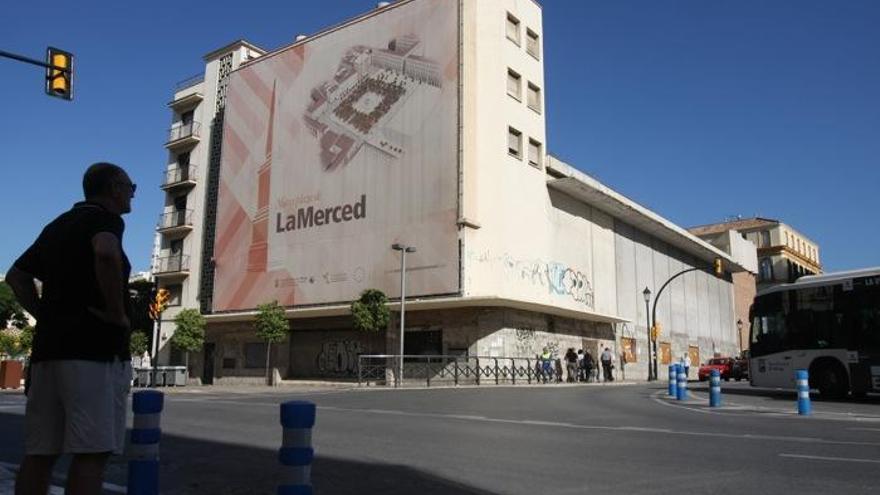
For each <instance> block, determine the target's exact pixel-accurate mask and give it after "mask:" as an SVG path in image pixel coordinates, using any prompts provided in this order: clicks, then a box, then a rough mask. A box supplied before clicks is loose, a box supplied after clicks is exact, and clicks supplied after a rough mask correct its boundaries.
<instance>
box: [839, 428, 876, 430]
mask: <svg viewBox="0 0 880 495" xmlns="http://www.w3.org/2000/svg"><path fill="white" fill-rule="evenodd" d="M847 430H852V431H880V428H847Z"/></svg>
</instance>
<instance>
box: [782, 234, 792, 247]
mask: <svg viewBox="0 0 880 495" xmlns="http://www.w3.org/2000/svg"><path fill="white" fill-rule="evenodd" d="M783 235H784V236H785V245H786V246H791V244H789V243H788V232H783Z"/></svg>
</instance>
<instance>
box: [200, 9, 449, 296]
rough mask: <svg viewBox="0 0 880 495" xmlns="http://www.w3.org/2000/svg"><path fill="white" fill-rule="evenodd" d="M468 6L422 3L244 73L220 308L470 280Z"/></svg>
mask: <svg viewBox="0 0 880 495" xmlns="http://www.w3.org/2000/svg"><path fill="white" fill-rule="evenodd" d="M458 72H459V70H458V2H457V1H455V0H419V1H414V2H408V3H403V4H401V5H399V6H395V7H392V8H389V9H386V10H385V11H382V12H380V13H378V14H376V15H372V16H368V17H366V18H364V19H362V20H359V21H357V22H354V23H351V24H349V25H346V26H343V27H341V28H339V29H336V30H333V31H330V32H328V33H325V34H322V35H319V36H316V37H314V39H311V40H308V41H307V42H305V43H301V44H299V45H297V46H294V47H291V48H288V49H285V50H282V51H279V52H277V53H273V54H270V55H267V56H264V57H263V58H261V59H257V60H256V61H253V62H251V63H250V64H248V65H245V66H244V67H242V68H241V69H239V70H237V71H235V72H233V73H232V75H231V76H230V80H229V86H228V93H227V103H226V111H225V121H224V130H223V152H222V153H223V154H222V161H221V172H220V185H219V187H220V189H219V195H218V207H217V208H218V210H217V233H216V240H215V248H214V260H215V289H214V310H215V311H228V310H241V309H250V308H254V307H256V306H257V305H258V304H262V303H265V302H269V301H272V300H278V301H279V302H280V303H281V304H283V305H285V306H293V305H306V304H321V303H332V302H342V301H349V300H352V299H356V298H357V297H358V296H359V294H360V293H361V291H363V290H364V289H368V288H377V289H380V290H382V291H383V292H385V293H386V294H388V295H389V297H398V296H399V295H400V294H399V292H400V289H399V281H400V253H399V252H397V251H393V250H392V249H391V245H392V244H393V243H395V242H401V243H404V244H407V245H412V246H415V247H416V249H417V252H415V253H412V254H410V255H408V256H407V265H408V266H407V286H408V287H407V295H408V296H413V295H430V294H448V293H454V292H457V291H458V267H459V261H458V240H457V239H458V234H457V227H456V213H457V191H458V190H457V177H458V175H457V174H458V134H457V133H458V125H457V123H458V77H459V76H458Z"/></svg>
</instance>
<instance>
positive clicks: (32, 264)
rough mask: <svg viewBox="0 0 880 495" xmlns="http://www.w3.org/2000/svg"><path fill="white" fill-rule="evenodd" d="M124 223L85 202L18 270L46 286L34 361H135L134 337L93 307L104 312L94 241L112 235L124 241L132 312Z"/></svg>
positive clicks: (45, 235) (52, 228)
mask: <svg viewBox="0 0 880 495" xmlns="http://www.w3.org/2000/svg"><path fill="white" fill-rule="evenodd" d="M124 229H125V224H124V223H123V222H122V217H120V216H119V215H116V214H115V213H111V212H109V211H107V210H106V209H104V208H103V207H102V206H100V205H97V204H94V203H89V202H81V203H76V204H75V205H73V208H71V209H70V211H67V212H66V213H63V214H61V215H60V216H59V217H58V218H56V219H55V220H53V221H52V223H50V224H49V225H47V226H46V228H44V229H43V232H41V233H40V236H39V237H38V238H37V240H36V241H35V242H34V244H33V245H32V246H31V247H29V248H28V250H27V251H25V252H24V254H22V255H21V257H19V258H18V260H16V261H15V267H16V268H18V269H19V270H22V271H24V272H27V273H29V274H31V275H33V276H34V277H36V278H37V279H39V280H40V281H41V282H42V284H43V286H42V294H41V297H40V307H39V314H36V315H34V316H35V317H36V318H37V327H36V332H35V334H34V344H33V353H32V355H31V360H32V361H48V360H53V359H83V360H88V361H112V360H113V359H114V358H119V359H120V360H129V359H131V354H130V352H129V349H128V345H129V337H130V335H129V331H128V330H127V329H123V328H121V327H118V326H115V325H111V324H108V323H106V322H104V321H102V320H100V319H99V318H98V317H96V316H95V315H94V314H93V313H92V312H90V311H89V310H88V308H89V307H95V308H98V309H105V307H106V305H105V303H104V298H103V296H102V295H101V291H100V289H99V287H98V282H97V278H96V276H95V254H94V248H93V247H92V238H93V237H95V235H96V234H98V233H100V232H109V233H111V234H113V235H115V236H116V237H117V238H118V239H119V250H120V252H122V258H123V267H122V268H123V270H122V271H123V273H122V274H121V275H122V277H123V280H122V290H123V294H122V297H123V301H125V302H126V311H127V312H128V307H127V306H128V300H129V297H128V276H129V273H130V272H131V265H130V264H129V262H128V258H127V257H126V256H125V253H124V252H123V251H122V232H123V230H124Z"/></svg>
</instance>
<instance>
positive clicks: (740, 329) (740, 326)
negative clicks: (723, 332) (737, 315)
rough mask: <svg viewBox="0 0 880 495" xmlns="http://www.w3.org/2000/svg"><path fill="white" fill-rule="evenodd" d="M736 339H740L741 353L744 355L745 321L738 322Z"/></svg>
mask: <svg viewBox="0 0 880 495" xmlns="http://www.w3.org/2000/svg"><path fill="white" fill-rule="evenodd" d="M736 338H738V339H739V353H740V355H742V351H743V321H742V320H741V319H740V320H736Z"/></svg>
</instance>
